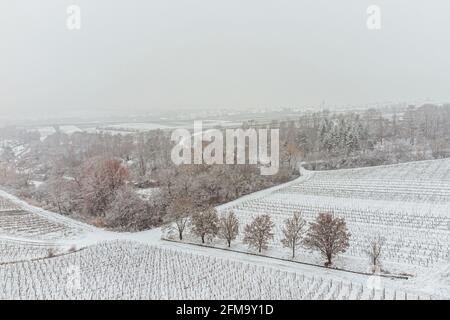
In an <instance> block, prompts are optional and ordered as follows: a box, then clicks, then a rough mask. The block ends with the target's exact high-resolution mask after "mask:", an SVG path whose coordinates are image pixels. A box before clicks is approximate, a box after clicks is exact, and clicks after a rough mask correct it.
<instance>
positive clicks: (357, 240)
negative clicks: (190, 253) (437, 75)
mask: <svg viewBox="0 0 450 320" xmlns="http://www.w3.org/2000/svg"><path fill="white" fill-rule="evenodd" d="M303 173H304V175H303V177H301V178H300V179H299V180H297V181H295V182H293V183H289V184H287V185H286V186H285V187H282V188H274V190H273V191H272V192H267V191H264V192H261V193H260V195H258V194H255V195H251V196H250V197H247V198H244V199H242V201H236V202H234V203H232V204H229V205H224V206H222V207H221V208H220V209H221V211H223V212H224V211H227V210H230V209H232V210H234V212H235V213H236V214H237V216H238V218H239V220H240V223H241V225H245V224H247V223H249V222H250V221H251V220H252V219H253V218H254V217H255V216H257V215H260V214H266V213H267V214H270V215H271V217H272V220H273V221H274V223H275V236H274V239H273V240H272V241H271V246H270V250H269V252H270V254H271V255H274V256H283V252H284V254H285V255H288V254H289V252H287V251H286V249H283V248H282V245H281V239H282V236H283V234H282V227H283V225H284V220H285V219H287V218H288V217H290V216H292V214H293V213H294V212H301V214H302V216H303V217H304V218H305V219H306V220H307V221H313V220H314V219H315V218H316V217H317V215H318V214H319V213H333V214H334V215H336V216H339V217H343V218H345V221H346V223H347V226H348V229H349V231H350V233H351V238H350V248H349V250H348V251H347V252H346V254H345V255H344V257H343V258H342V259H341V261H340V262H338V263H339V264H340V267H343V268H347V269H351V270H359V271H365V270H366V267H367V265H366V264H365V262H366V257H367V254H366V250H367V243H368V240H369V239H370V238H371V237H375V236H382V237H384V238H385V239H386V243H385V251H384V266H385V267H386V268H387V269H388V270H389V271H391V272H397V273H402V272H408V273H409V272H413V273H414V272H416V269H417V268H419V269H420V268H427V267H432V266H433V265H434V264H436V263H445V262H447V261H448V260H449V259H450V160H448V159H444V160H433V161H423V162H415V163H406V164H399V165H391V166H380V167H374V168H358V169H344V170H335V171H318V172H312V171H306V170H305V171H303ZM238 240H242V234H241V236H240V239H238ZM300 260H303V261H307V262H314V263H315V262H317V261H320V260H318V259H317V257H315V256H314V255H311V254H304V255H302V256H301V257H300Z"/></svg>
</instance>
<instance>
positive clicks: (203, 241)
mask: <svg viewBox="0 0 450 320" xmlns="http://www.w3.org/2000/svg"><path fill="white" fill-rule="evenodd" d="M202 243H203V244H204V243H205V235H202Z"/></svg>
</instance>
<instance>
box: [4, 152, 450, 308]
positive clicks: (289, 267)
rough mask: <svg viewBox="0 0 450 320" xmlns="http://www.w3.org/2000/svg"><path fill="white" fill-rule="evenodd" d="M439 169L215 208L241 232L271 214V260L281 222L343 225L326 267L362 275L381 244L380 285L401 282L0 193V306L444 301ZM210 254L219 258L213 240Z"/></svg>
mask: <svg viewBox="0 0 450 320" xmlns="http://www.w3.org/2000/svg"><path fill="white" fill-rule="evenodd" d="M448 168H450V160H436V161H424V162H417V163H409V164H402V165H395V166H384V167H375V168H363V169H354V170H337V171H329V172H309V171H303V172H302V173H303V175H302V177H301V178H299V179H298V180H295V181H293V182H290V183H287V184H285V185H281V186H278V187H275V188H271V189H268V190H264V191H261V192H258V193H255V194H252V195H249V196H246V197H243V198H241V199H238V200H237V201H234V202H231V203H229V204H226V205H223V206H220V207H219V210H220V211H226V210H229V209H233V210H235V212H236V214H237V215H238V217H239V219H240V220H241V221H240V222H241V230H242V229H243V226H244V225H245V224H246V223H247V222H249V221H250V220H251V219H252V217H254V216H256V215H258V214H262V213H269V214H270V215H271V216H272V218H273V220H274V221H275V223H276V224H277V228H276V233H275V239H274V241H273V242H272V243H271V246H270V247H269V250H267V251H266V252H264V254H265V255H269V256H273V257H277V258H289V255H290V251H289V250H288V249H285V248H282V247H281V245H280V239H281V227H282V223H283V221H284V219H285V218H286V217H288V216H290V215H291V214H292V213H293V212H294V211H297V210H299V211H301V212H302V213H303V216H304V217H305V218H306V219H307V220H308V221H311V220H312V219H314V218H315V216H316V215H317V214H318V213H319V212H334V213H335V214H337V215H340V216H343V217H345V219H346V221H347V223H348V228H349V231H350V232H351V233H352V237H351V247H350V249H349V250H348V252H347V253H346V254H344V255H342V256H340V257H339V258H338V259H336V265H335V266H336V267H338V268H342V269H346V270H349V271H358V272H363V273H364V272H367V268H368V261H367V257H366V255H365V248H366V247H365V246H366V240H367V238H368V237H370V236H373V235H378V234H380V235H383V236H385V237H386V238H387V245H386V251H385V252H384V256H383V271H384V272H385V276H386V275H388V274H387V272H390V273H391V274H392V275H394V274H396V275H399V274H403V275H406V276H407V277H408V279H396V278H390V277H389V276H388V277H380V276H377V275H375V276H370V275H364V274H355V273H352V272H345V271H340V270H334V269H326V268H321V267H317V266H313V265H306V264H299V263H294V262H290V261H282V260H276V259H271V258H267V257H263V256H257V255H256V256H255V255H248V254H247V253H245V252H251V250H249V249H248V248H247V247H246V246H244V245H243V244H242V243H241V241H240V240H241V239H238V241H236V242H235V243H234V244H233V246H232V250H219V249H218V248H211V247H203V246H194V245H191V244H188V243H179V242H168V241H165V240H163V239H161V236H162V231H161V230H160V229H154V230H149V231H145V232H140V233H116V232H110V231H105V230H102V229H98V228H95V227H92V226H89V225H86V224H83V223H80V222H78V221H75V220H72V219H70V218H67V217H63V216H61V215H59V214H56V213H52V212H48V211H46V210H42V209H40V208H36V207H33V206H31V205H29V204H27V203H25V202H24V201H22V200H20V199H18V198H16V197H14V196H12V195H10V194H8V193H6V192H4V191H1V190H0V252H1V253H0V283H1V286H0V299H69V298H74V299H91V298H99V299H128V298H129V299H149V298H151V299H175V298H180V299H190V298H196V299H203V298H217V299H222V298H223V299H225V298H226V299H419V298H420V299H429V298H431V299H442V298H448V297H450V280H449V279H450V278H449V275H450V267H449V266H448V261H449V251H450V249H449V245H450V235H449V233H450V231H449V228H448V226H449V216H450V210H449V208H450V207H449V205H450V202H449V201H448V179H449V169H448ZM406 177H407V178H406ZM352 181H354V184H355V185H358V187H356V188H355V187H354V186H353V184H352ZM380 181H383V182H380ZM387 182H389V184H387ZM413 182H414V183H413ZM381 184H383V185H384V187H383V186H382V185H381ZM325 185H326V186H327V188H328V189H326V187H325ZM365 188H367V189H370V190H373V192H363V191H364V190H365ZM430 189H431V190H433V192H429V193H428V194H427V193H426V192H425V191H426V190H430ZM421 190H424V192H421ZM187 238H188V239H190V240H192V241H194V238H193V237H192V236H190V237H187ZM213 245H215V246H222V247H223V246H224V244H223V241H219V240H216V241H215V242H214V243H213ZM74 248H75V250H76V252H71V250H74ZM233 250H237V251H242V252H235V251H233ZM300 251H301V253H300V254H299V257H298V260H299V261H301V262H307V263H312V264H317V265H322V264H323V259H322V258H320V257H319V256H318V255H316V254H312V253H310V252H308V251H306V250H300ZM52 256H53V257H52Z"/></svg>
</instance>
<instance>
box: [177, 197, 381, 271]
mask: <svg viewBox="0 0 450 320" xmlns="http://www.w3.org/2000/svg"><path fill="white" fill-rule="evenodd" d="M168 210H169V214H170V215H171V217H172V219H173V221H174V223H173V224H171V225H170V227H169V229H171V230H175V231H176V233H177V236H178V239H179V240H183V239H184V234H185V232H186V230H188V227H190V230H191V232H192V233H193V234H194V235H196V236H198V237H199V238H200V239H201V242H202V243H203V244H204V243H205V242H206V241H207V240H208V241H212V239H213V238H215V237H218V238H220V239H223V240H225V241H226V244H227V246H228V247H231V243H232V242H233V241H234V240H235V239H236V238H237V236H238V234H239V229H240V224H239V220H238V218H237V216H236V215H235V213H234V212H233V211H232V210H230V211H228V212H225V213H223V214H220V215H219V214H218V212H217V210H216V209H215V208H214V207H211V206H209V207H206V208H204V210H200V211H198V210H196V209H195V206H194V205H193V204H192V202H191V201H189V200H188V199H183V201H182V202H177V203H173V204H172V205H171V206H170V207H169V209H168ZM274 227H275V224H274V223H273V222H272V219H271V217H270V215H268V214H263V215H258V216H256V217H255V218H254V219H253V220H252V221H251V222H250V223H248V224H247V225H245V227H244V230H243V232H244V237H243V243H244V244H247V245H248V246H249V247H250V248H254V249H256V250H257V251H258V252H259V253H261V252H262V251H263V250H266V249H268V245H269V242H270V241H271V240H273V238H274V232H273V229H274ZM282 231H283V238H282V239H281V243H282V245H283V247H285V248H289V249H290V250H291V251H292V259H294V258H295V257H296V252H297V250H298V249H299V248H300V247H304V248H307V249H311V250H316V251H318V252H319V253H320V254H321V255H322V256H323V257H324V258H325V259H326V263H325V265H326V266H331V265H332V261H333V258H334V257H335V256H336V255H338V254H340V253H344V252H345V251H346V250H347V249H348V247H349V239H350V236H351V234H350V233H349V232H348V230H347V226H346V223H345V220H344V219H343V218H339V217H335V216H334V215H333V214H330V213H321V214H319V215H318V217H317V218H316V220H315V221H314V222H311V223H309V224H308V223H307V222H306V221H305V220H304V219H303V218H302V216H301V214H300V213H298V212H296V213H294V214H293V215H292V217H290V218H288V219H286V220H285V222H284V225H283V229H282ZM377 248H378V247H377ZM380 256H381V248H379V252H378V256H377V257H376V258H374V259H375V260H374V261H375V262H377V263H378V262H379V261H380Z"/></svg>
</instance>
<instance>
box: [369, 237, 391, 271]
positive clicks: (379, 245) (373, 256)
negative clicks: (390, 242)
mask: <svg viewBox="0 0 450 320" xmlns="http://www.w3.org/2000/svg"><path fill="white" fill-rule="evenodd" d="M385 241H386V239H385V238H383V237H381V236H377V237H375V238H373V239H370V240H369V248H368V249H367V250H366V253H367V256H368V257H369V261H370V266H371V268H372V272H373V273H375V272H377V271H378V270H380V268H381V256H382V252H383V247H384V243H385Z"/></svg>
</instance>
